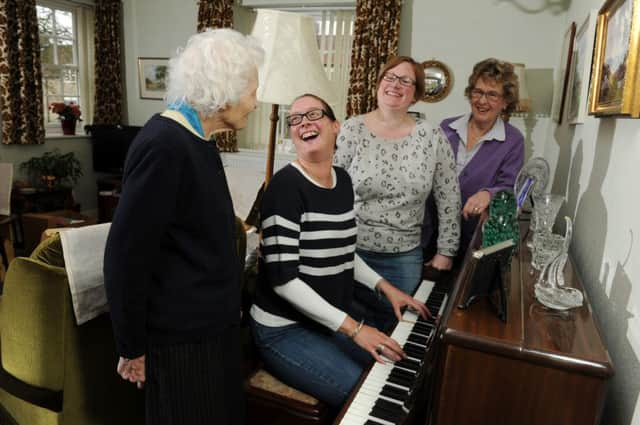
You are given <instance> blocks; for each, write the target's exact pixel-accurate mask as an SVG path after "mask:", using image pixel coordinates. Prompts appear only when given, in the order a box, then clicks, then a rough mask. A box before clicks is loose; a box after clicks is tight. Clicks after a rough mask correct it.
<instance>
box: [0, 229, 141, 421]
mask: <svg viewBox="0 0 640 425" xmlns="http://www.w3.org/2000/svg"><path fill="white" fill-rule="evenodd" d="M0 358H1V368H0V404H1V405H2V406H3V407H4V410H5V413H7V414H9V415H11V417H12V419H13V420H14V421H15V422H16V423H18V424H29V425H63V424H70V425H75V424H78V425H89V424H96V425H97V424H123V423H129V424H134V423H144V393H143V392H141V391H138V390H136V389H135V388H134V386H133V385H131V384H129V383H128V382H125V381H123V380H122V379H121V378H120V377H119V376H118V375H117V374H116V371H115V365H116V363H117V355H116V352H115V345H114V341H113V333H112V329H111V322H110V319H109V316H108V314H102V315H101V316H99V317H97V318H95V319H93V320H90V321H89V322H87V323H85V324H83V325H81V326H77V325H76V322H75V318H74V313H73V308H72V304H71V295H70V292H69V284H68V281H67V275H66V272H65V269H64V259H63V256H62V247H61V244H60V236H59V235H57V234H56V235H54V236H52V237H51V238H49V239H47V240H45V241H43V242H42V243H40V244H39V245H38V247H37V248H36V249H35V251H34V252H33V253H32V255H31V256H30V257H28V258H23V257H18V258H16V259H15V260H13V261H12V263H11V265H10V267H9V270H8V272H7V276H6V279H5V282H4V291H3V294H2V297H1V301H0Z"/></svg>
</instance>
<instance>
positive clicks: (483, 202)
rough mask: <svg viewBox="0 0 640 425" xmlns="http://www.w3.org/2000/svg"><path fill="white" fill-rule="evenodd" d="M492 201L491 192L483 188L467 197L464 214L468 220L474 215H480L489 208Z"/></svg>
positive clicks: (463, 209)
mask: <svg viewBox="0 0 640 425" xmlns="http://www.w3.org/2000/svg"><path fill="white" fill-rule="evenodd" d="M490 202H491V192H489V191H488V190H481V191H479V192H477V193H476V194H475V195H472V196H471V197H469V199H467V202H466V203H465V204H464V208H462V216H463V217H464V219H465V220H468V219H469V217H470V216H472V215H480V214H482V213H483V212H484V211H485V210H486V209H487V207H488V206H489V203H490Z"/></svg>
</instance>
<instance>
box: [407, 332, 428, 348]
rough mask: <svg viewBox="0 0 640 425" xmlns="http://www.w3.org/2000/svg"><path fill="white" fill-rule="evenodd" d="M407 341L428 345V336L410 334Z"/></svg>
mask: <svg viewBox="0 0 640 425" xmlns="http://www.w3.org/2000/svg"><path fill="white" fill-rule="evenodd" d="M407 341H411V342H415V343H416V344H421V345H427V338H426V337H424V336H420V335H417V334H409V337H408V338H407Z"/></svg>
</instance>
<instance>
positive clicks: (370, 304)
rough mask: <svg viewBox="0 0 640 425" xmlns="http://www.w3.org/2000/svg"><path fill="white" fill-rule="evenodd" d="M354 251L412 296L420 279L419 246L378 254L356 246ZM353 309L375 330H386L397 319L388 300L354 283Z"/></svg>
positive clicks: (420, 255)
mask: <svg viewBox="0 0 640 425" xmlns="http://www.w3.org/2000/svg"><path fill="white" fill-rule="evenodd" d="M356 252H357V253H358V255H359V256H360V258H362V259H363V260H364V262H365V263H367V264H368V265H369V267H371V268H372V269H373V270H375V271H376V272H377V273H378V274H379V275H380V276H382V277H383V278H385V279H387V280H388V281H389V282H390V283H391V284H392V285H393V286H395V287H396V288H398V289H400V290H401V291H403V292H405V293H407V294H409V295H412V294H413V293H414V292H415V290H416V288H417V287H418V284H419V283H420V279H421V278H422V247H420V246H418V247H416V248H414V249H412V250H411V251H407V252H401V253H379V252H371V251H363V250H360V249H357V250H356ZM353 297H354V303H353V308H352V310H353V311H352V312H351V313H353V315H354V316H355V317H356V318H359V319H365V320H366V321H367V322H368V323H373V325H374V326H376V327H377V328H378V329H380V330H383V331H386V330H388V329H389V328H390V327H391V326H392V325H393V324H395V321H396V318H395V314H394V313H393V308H392V307H391V303H389V300H387V298H386V297H385V296H384V295H382V294H379V293H377V292H372V291H371V290H370V289H369V288H366V287H365V286H364V285H361V284H356V286H355V290H354V295H353Z"/></svg>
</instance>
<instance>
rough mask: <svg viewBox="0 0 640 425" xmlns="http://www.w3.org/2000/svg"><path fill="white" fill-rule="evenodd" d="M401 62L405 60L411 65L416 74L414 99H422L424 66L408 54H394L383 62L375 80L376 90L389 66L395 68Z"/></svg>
mask: <svg viewBox="0 0 640 425" xmlns="http://www.w3.org/2000/svg"><path fill="white" fill-rule="evenodd" d="M402 62H406V63H408V64H409V65H411V66H412V67H413V72H414V73H415V74H416V91H415V93H414V100H415V101H416V102H417V101H419V100H422V97H423V96H424V68H423V67H422V64H420V63H418V62H416V61H415V60H413V58H412V57H410V56H395V57H392V58H391V59H389V61H388V62H387V63H385V64H384V66H383V67H382V69H381V70H380V72H379V73H378V80H377V81H376V91H378V89H379V88H380V83H381V82H382V77H383V76H384V74H386V73H387V72H388V71H389V70H390V69H391V68H395V67H396V66H398V65H400V64H401V63H402Z"/></svg>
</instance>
